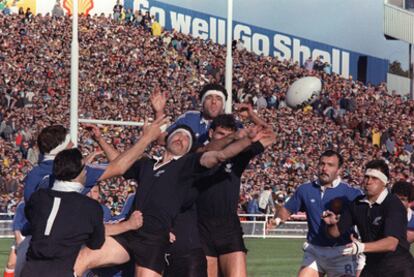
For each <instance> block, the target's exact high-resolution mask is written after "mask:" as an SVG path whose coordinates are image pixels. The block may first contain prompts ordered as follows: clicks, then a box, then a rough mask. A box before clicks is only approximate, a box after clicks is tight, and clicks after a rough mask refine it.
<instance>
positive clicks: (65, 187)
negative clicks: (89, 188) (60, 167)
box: [52, 180, 85, 193]
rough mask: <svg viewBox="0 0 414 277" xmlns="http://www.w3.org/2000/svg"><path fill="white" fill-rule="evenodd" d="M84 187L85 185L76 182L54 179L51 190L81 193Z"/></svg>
mask: <svg viewBox="0 0 414 277" xmlns="http://www.w3.org/2000/svg"><path fill="white" fill-rule="evenodd" d="M84 188H85V187H84V186H83V185H82V184H81V183H78V182H71V181H59V180H56V181H55V182H54V183H53V187H52V190H56V191H63V192H78V193H81V192H82V191H83V189H84Z"/></svg>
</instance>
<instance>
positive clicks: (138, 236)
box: [113, 231, 169, 274]
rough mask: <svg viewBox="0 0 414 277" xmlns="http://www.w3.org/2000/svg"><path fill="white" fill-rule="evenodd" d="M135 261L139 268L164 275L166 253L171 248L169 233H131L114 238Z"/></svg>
mask: <svg viewBox="0 0 414 277" xmlns="http://www.w3.org/2000/svg"><path fill="white" fill-rule="evenodd" d="M113 238H114V239H115V240H116V241H117V242H118V243H119V244H120V245H121V246H122V247H123V248H124V249H125V250H126V251H127V252H128V253H129V255H130V257H131V259H134V260H135V263H136V265H137V266H140V267H145V268H148V269H151V270H153V271H156V272H157V273H159V274H162V272H163V271H164V267H165V253H166V250H167V249H168V246H169V236H168V232H159V233H152V234H149V233H145V232H143V231H139V232H137V231H129V232H126V233H122V234H120V235H116V236H114V237H113Z"/></svg>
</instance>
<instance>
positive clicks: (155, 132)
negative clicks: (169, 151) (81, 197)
mask: <svg viewBox="0 0 414 277" xmlns="http://www.w3.org/2000/svg"><path fill="white" fill-rule="evenodd" d="M166 122H168V120H167V119H166V118H165V117H161V118H159V119H157V120H155V121H154V122H153V123H152V124H151V125H149V126H144V133H143V135H142V136H141V138H140V139H139V141H138V142H137V143H136V144H135V145H134V146H132V147H131V148H130V149H128V150H127V151H125V152H123V153H121V154H120V155H119V156H118V157H116V158H115V160H113V161H111V162H110V163H109V165H108V167H107V168H106V170H105V172H104V173H103V174H102V176H101V177H100V178H99V181H102V180H105V179H108V178H112V177H115V176H121V175H123V174H124V173H125V172H126V171H127V170H128V169H129V168H130V167H131V166H132V164H133V163H134V162H135V161H137V160H138V159H139V157H141V155H142V154H143V153H144V151H145V149H146V148H147V146H148V145H150V144H151V143H152V142H153V141H155V140H156V139H157V138H158V137H159V135H160V134H161V129H160V127H161V126H162V125H164V124H166Z"/></svg>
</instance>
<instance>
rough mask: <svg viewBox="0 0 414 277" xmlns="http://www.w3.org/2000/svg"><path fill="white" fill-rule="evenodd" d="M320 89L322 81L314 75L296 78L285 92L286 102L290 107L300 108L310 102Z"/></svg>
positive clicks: (314, 98)
mask: <svg viewBox="0 0 414 277" xmlns="http://www.w3.org/2000/svg"><path fill="white" fill-rule="evenodd" d="M321 90H322V82H321V80H320V79H319V78H316V77H303V78H300V79H299V80H296V81H295V82H294V83H293V84H292V85H291V86H290V87H289V89H288V91H287V93H286V104H287V105H288V106H289V107H291V108H300V107H303V106H304V105H307V104H312V103H313V102H314V101H315V100H316V98H317V97H318V96H319V94H320V93H321Z"/></svg>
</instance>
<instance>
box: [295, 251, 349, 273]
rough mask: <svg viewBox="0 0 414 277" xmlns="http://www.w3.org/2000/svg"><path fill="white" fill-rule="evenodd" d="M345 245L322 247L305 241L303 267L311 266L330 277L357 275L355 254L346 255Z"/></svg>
mask: <svg viewBox="0 0 414 277" xmlns="http://www.w3.org/2000/svg"><path fill="white" fill-rule="evenodd" d="M344 248H345V246H333V247H322V246H316V245H312V244H309V243H305V244H304V247H303V251H304V252H305V253H304V255H303V262H302V267H310V268H312V269H314V270H315V271H318V272H320V273H324V274H326V275H327V276H328V277H339V276H344V275H345V276H355V274H356V259H355V256H344V255H342V250H343V249H344Z"/></svg>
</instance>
